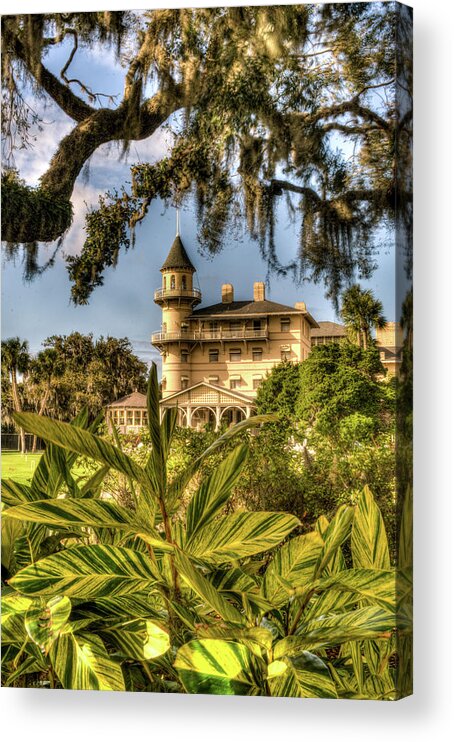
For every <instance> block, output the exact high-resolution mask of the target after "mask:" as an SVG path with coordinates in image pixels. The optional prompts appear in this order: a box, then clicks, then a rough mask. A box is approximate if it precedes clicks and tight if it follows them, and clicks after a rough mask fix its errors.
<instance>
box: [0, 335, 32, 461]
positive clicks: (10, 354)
mask: <svg viewBox="0 0 454 742" xmlns="http://www.w3.org/2000/svg"><path fill="white" fill-rule="evenodd" d="M29 363H30V354H29V352H28V342H27V341H26V340H21V339H20V338H18V337H14V338H8V339H7V340H2V370H3V373H6V374H7V375H8V378H9V380H10V383H11V394H12V402H13V409H14V411H15V412H22V401H21V398H20V394H19V388H18V382H17V376H18V374H25V373H26V371H27V370H28V366H29ZM19 435H20V442H21V451H22V453H25V433H24V431H23V429H22V428H19Z"/></svg>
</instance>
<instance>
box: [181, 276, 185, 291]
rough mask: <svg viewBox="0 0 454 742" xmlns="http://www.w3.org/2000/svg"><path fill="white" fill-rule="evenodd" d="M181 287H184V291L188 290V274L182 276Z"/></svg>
mask: <svg viewBox="0 0 454 742" xmlns="http://www.w3.org/2000/svg"><path fill="white" fill-rule="evenodd" d="M181 288H182V289H183V291H185V290H186V276H182V277H181Z"/></svg>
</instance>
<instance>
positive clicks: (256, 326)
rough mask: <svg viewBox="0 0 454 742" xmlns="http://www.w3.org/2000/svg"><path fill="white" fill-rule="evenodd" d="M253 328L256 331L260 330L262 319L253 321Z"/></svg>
mask: <svg viewBox="0 0 454 742" xmlns="http://www.w3.org/2000/svg"><path fill="white" fill-rule="evenodd" d="M252 329H253V330H254V332H260V330H261V329H262V320H260V319H255V320H254V321H253V323H252Z"/></svg>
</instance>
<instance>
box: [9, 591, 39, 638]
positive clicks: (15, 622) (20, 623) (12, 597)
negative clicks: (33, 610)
mask: <svg viewBox="0 0 454 742" xmlns="http://www.w3.org/2000/svg"><path fill="white" fill-rule="evenodd" d="M32 603H33V601H32V599H31V598H26V597H25V595H19V594H18V593H16V592H13V591H11V592H6V589H5V590H3V589H2V615H1V626H2V644H9V643H11V642H13V643H16V642H20V643H22V642H23V641H24V640H25V639H26V633H25V627H24V616H25V614H26V612H27V610H28V609H29V607H30V606H31V605H32Z"/></svg>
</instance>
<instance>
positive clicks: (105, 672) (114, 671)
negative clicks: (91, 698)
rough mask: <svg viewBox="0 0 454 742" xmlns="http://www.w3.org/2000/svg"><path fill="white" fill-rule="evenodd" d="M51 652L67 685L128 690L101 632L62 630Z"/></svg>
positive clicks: (77, 687) (56, 668)
mask: <svg viewBox="0 0 454 742" xmlns="http://www.w3.org/2000/svg"><path fill="white" fill-rule="evenodd" d="M49 656H50V659H51V661H52V665H53V667H54V670H55V672H56V674H57V676H58V679H59V681H60V683H61V684H62V686H63V688H67V689H70V690H120V691H121V690H125V684H124V679H123V673H122V671H121V667H120V665H119V664H118V663H117V662H115V661H114V660H112V659H111V658H110V657H109V655H108V654H107V652H106V649H105V647H104V644H103V642H102V641H101V639H100V638H99V637H98V636H94V635H90V634H86V635H77V634H73V633H70V632H69V633H66V634H61V635H60V636H59V637H58V639H57V641H55V642H54V643H53V644H52V646H51V649H50V653H49Z"/></svg>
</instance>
